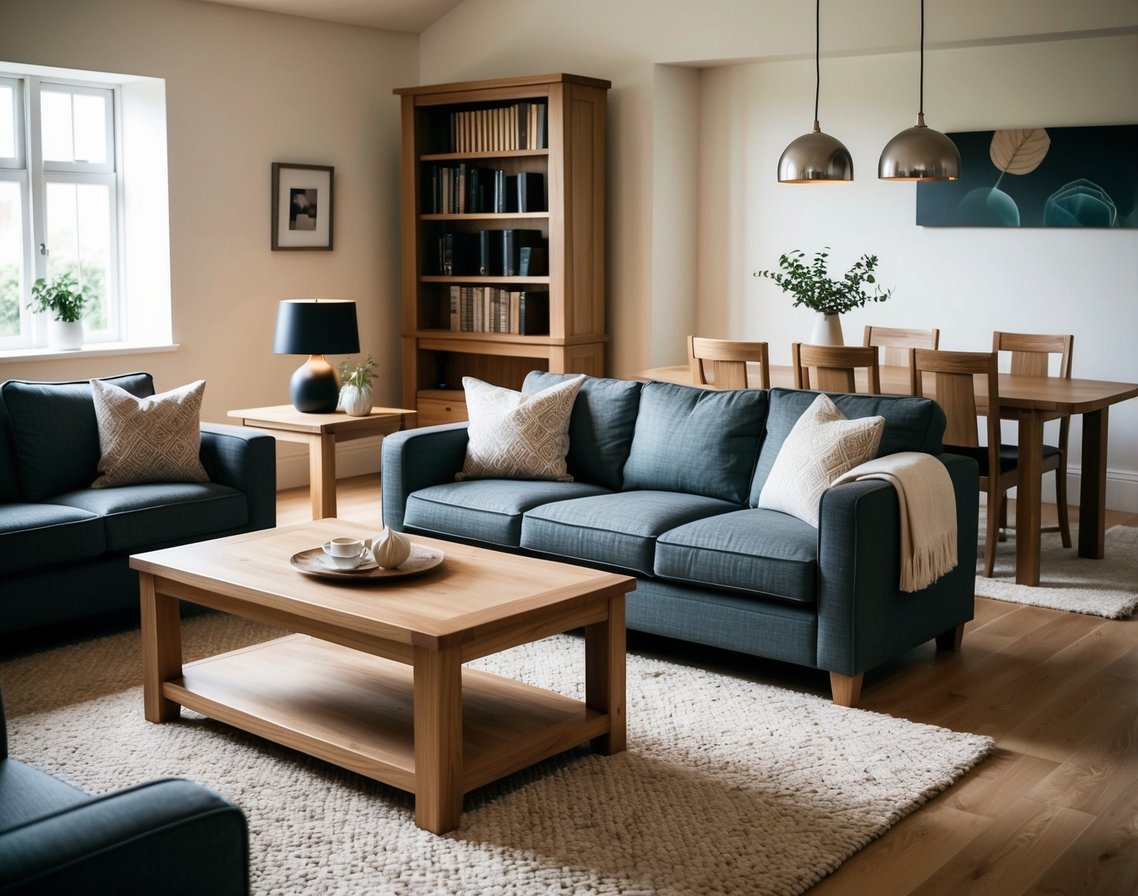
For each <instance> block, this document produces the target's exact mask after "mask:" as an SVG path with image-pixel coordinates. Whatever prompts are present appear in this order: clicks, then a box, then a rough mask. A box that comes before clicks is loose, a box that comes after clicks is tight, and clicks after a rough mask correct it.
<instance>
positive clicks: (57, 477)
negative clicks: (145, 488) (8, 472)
mask: <svg viewBox="0 0 1138 896" xmlns="http://www.w3.org/2000/svg"><path fill="white" fill-rule="evenodd" d="M103 379H104V380H105V381H106V382H108V383H113V384H114V385H116V386H119V387H121V388H123V389H125V390H126V391H127V392H129V393H131V394H132V395H134V396H136V397H138V398H147V397H149V396H151V395H153V394H154V380H153V378H152V377H151V376H150V374H149V373H128V374H123V375H121V376H112V377H104V378H103ZM0 395H2V396H3V402H4V404H5V406H6V407H7V410H8V419H9V423H10V425H11V434H12V443H13V447H14V449H15V455H16V470H17V477H18V480H19V485H20V491H21V494H22V496H23V499H24V500H25V501H42V500H43V499H45V498H50V497H52V496H53V495H58V494H61V493H62V492H69V491H74V490H75V489H80V488H87V487H88V486H90V484H91V483H92V482H94V480H95V477H96V476H97V475H98V467H99V457H100V450H99V426H98V422H97V421H96V418H95V402H94V399H93V398H92V397H91V381H90V380H77V381H75V382H69V383H37V382H26V381H21V380H8V382H6V383H4V384H3V385H2V386H0Z"/></svg>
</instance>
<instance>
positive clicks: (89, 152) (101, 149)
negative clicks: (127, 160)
mask: <svg viewBox="0 0 1138 896" xmlns="http://www.w3.org/2000/svg"><path fill="white" fill-rule="evenodd" d="M73 101H74V108H75V125H74V127H75V161H76V162H91V163H93V164H98V165H101V164H102V163H103V162H105V161H107V100H106V98H105V97H102V96H91V95H90V94H85V93H79V94H76V95H75V96H74V98H73Z"/></svg>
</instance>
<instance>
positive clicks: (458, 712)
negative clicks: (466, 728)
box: [414, 647, 463, 834]
mask: <svg viewBox="0 0 1138 896" xmlns="http://www.w3.org/2000/svg"><path fill="white" fill-rule="evenodd" d="M414 702H415V705H414V715H415V824H417V825H418V826H419V827H421V828H424V829H425V830H428V831H431V832H432V833H435V834H445V833H446V832H447V831H453V830H454V829H455V828H456V827H458V817H459V815H461V814H462V795H463V791H462V664H461V663H460V662H459V657H458V651H457V650H454V649H448V650H431V649H430V648H427V647H416V648H415V685H414Z"/></svg>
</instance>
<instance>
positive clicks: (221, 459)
mask: <svg viewBox="0 0 1138 896" xmlns="http://www.w3.org/2000/svg"><path fill="white" fill-rule="evenodd" d="M106 380H107V381H108V382H111V383H114V384H115V385H118V386H121V387H122V388H124V389H126V390H127V391H128V392H130V393H132V394H133V395H135V396H136V397H147V396H150V395H153V394H154V380H153V378H152V377H151V376H150V374H148V373H132V374H124V375H122V376H117V377H108V378H106ZM201 429H202V432H201V450H200V455H199V456H200V459H201V462H202V466H203V467H204V468H205V471H206V473H207V474H208V476H209V481H208V482H157V483H145V484H136V485H122V486H116V487H113V488H100V489H93V488H91V487H90V485H91V483H92V481H94V479H95V478H96V476H97V467H98V463H99V457H100V446H99V431H98V424H97V421H96V417H95V409H94V401H93V399H92V397H91V385H90V381H89V380H83V381H78V382H71V383H39V382H24V381H17V380H9V381H7V382H5V383H4V384H3V385H0V634H8V633H13V632H19V631H23V630H27V629H32V628H37V627H40V626H45V625H49V624H52V623H58V622H64V621H72V620H79V619H84V618H87V617H91V616H96V615H99V614H103V613H109V612H113V611H118V610H124V609H136V608H137V607H138V575H137V573H135V572H134V571H133V570H132V569H130V566H129V560H130V555H131V554H133V553H138V552H140V551H148V550H152V549H156V548H162V547H169V546H171V545H176V544H184V543H187V542H191V541H202V540H204V539H207V538H216V537H219V536H222V535H231V534H234V533H237V532H245V531H250V530H253V529H264V528H269V527H271V526H273V525H275V523H276V447H275V446H276V440H275V439H274V438H273V437H272V436H270V435H268V434H266V433H262V432H257V431H256V430H247V429H242V428H239V427H233V426H224V425H214V424H206V425H203V426H202V428H201Z"/></svg>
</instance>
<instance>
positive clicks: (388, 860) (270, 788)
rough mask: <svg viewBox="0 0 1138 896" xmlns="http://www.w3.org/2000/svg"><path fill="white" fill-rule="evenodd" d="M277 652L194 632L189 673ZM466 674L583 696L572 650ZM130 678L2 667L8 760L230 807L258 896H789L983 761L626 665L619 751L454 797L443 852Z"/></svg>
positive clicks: (820, 711) (104, 658)
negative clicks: (156, 700)
mask: <svg viewBox="0 0 1138 896" xmlns="http://www.w3.org/2000/svg"><path fill="white" fill-rule="evenodd" d="M274 634H275V633H274V632H272V630H270V629H266V628H264V627H262V626H258V625H256V624H254V623H249V622H245V621H243V620H237V619H232V618H227V617H221V616H212V615H211V616H199V617H195V618H193V619H190V620H187V621H186V623H185V626H184V635H185V646H186V654H187V659H189V658H192V657H193V656H201V655H208V654H212V653H215V652H217V651H219V650H225V649H231V648H234V647H237V646H239V645H241V644H245V643H252V642H254V641H259V640H264V639H266V637H271V636H273V635H274ZM478 665H480V666H482V667H484V668H488V669H492V670H495V671H500V672H503V673H506V674H510V675H512V676H514V677H519V678H523V679H524V680H526V681H530V682H532V683H534V684H538V685H544V686H547V687H549V688H550V689H557V690H561V691H562V692H563V693H568V694H571V695H575V696H578V697H579V696H580V694H581V692H582V690H583V672H582V670H583V668H584V650H583V641H582V640H581V639H580V638H577V637H575V636H572V635H564V636H559V637H557V638H551V639H547V640H545V641H542V642H539V643H538V644H536V645H531V646H529V647H526V648H517V649H515V650H512V651H509V652H507V653H504V654H501V655H499V656H496V657H493V658H488V659H485V660H481V661H479V663H478ZM140 668H141V656H140V649H139V638H138V635H137V633H126V634H121V635H112V636H108V637H103V638H99V639H95V640H91V641H87V642H84V643H80V644H77V645H71V646H66V647H61V648H57V649H54V650H50V651H46V652H43V653H40V654H37V655H33V656H29V657H21V658H15V659H10V660H8V661H6V662H4V663H2V664H0V681H2V682H3V687H4V696H5V700H6V701H7V704H8V707H9V743H10V749H11V753H12V755H13V756H16V757H17V758H20V759H23V760H24V761H27V762H31V763H33V764H35V765H37V766H39V767H41V768H43V769H45V770H48V771H51V772H53V773H56V774H59V775H61V776H62V777H65V778H66V779H68V780H70V781H72V782H73V783H75V784H78V785H79V786H81V787H83V788H85V789H88V790H90V791H93V792H103V791H107V790H110V789H114V788H118V787H122V786H126V785H129V784H132V783H136V782H139V781H142V780H145V779H148V778H152V777H158V776H165V775H171V776H182V777H188V778H192V779H194V780H197V781H199V782H201V783H203V784H206V785H207V786H209V787H212V788H213V789H215V790H217V791H219V792H220V793H222V794H225V795H226V796H227V797H229V798H230V799H232V800H234V801H235V802H236V803H238V804H239V805H240V806H241V807H242V808H243V809H244V810H245V813H246V815H247V817H248V819H249V826H250V832H251V834H250V841H251V875H252V882H253V891H254V892H255V893H258V894H286V893H287V894H341V893H342V894H369V896H371V894H402V893H407V894H411V893H414V894H426V893H431V894H451V896H453V894H472V896H473V894H478V896H483V894H496V896H504V894H547V893H558V894H570V893H571V894H575V896H578V894H594V893H595V894H627V896H640V894H644V896H647V894H692V896H696V894H698V896H712V894H768V893H769V894H797V893H801V892H803V891H805V890H806V889H808V888H809V887H810V886H811V885H812V884H814V883H815V882H817V881H818V880H819V879H821V878H822V877H823V876H825V875H826V874H828V873H830V872H832V871H833V870H834V869H836V868H837V867H838V866H839V865H840V864H841V863H842V862H843V861H844V860H845V859H847V858H849V857H850V856H851V855H852V854H853V853H854V852H856V851H857V850H858V849H860V848H861V847H863V846H864V845H865V844H867V843H868V842H869V841H870V840H872V839H874V838H875V837H878V836H880V835H881V834H882V833H884V832H885V831H886V830H887V829H888V828H889V827H890V826H891V825H893V824H894V823H895V822H897V821H898V820H899V819H900V818H902V817H903V816H905V815H907V814H908V813H910V812H912V811H914V810H915V809H916V808H917V807H919V806H920V805H922V804H923V803H924V802H926V801H927V800H928V799H930V798H931V797H932V796H934V795H935V794H937V793H939V792H940V791H942V790H944V789H945V788H947V787H949V786H950V785H951V784H952V783H953V782H954V781H956V780H957V779H958V778H960V777H961V776H962V775H964V774H965V772H967V771H968V770H969V769H970V768H972V767H973V766H974V765H975V764H976V763H978V762H979V761H980V760H981V759H982V758H983V757H984V756H985V755H987V753H988V752H989V751H990V750H991V748H992V741H991V739H990V738H987V737H981V736H977V735H972V734H961V733H956V732H952V731H949V730H946V729H943V728H937V727H933V726H929V725H924V724H917V723H914V722H909V721H906V720H903V719H896V718H892V717H889V716H885V715H880V714H875V713H870V712H865V711H861V710H850V709H842V708H839V707H835V706H834V705H832V704H831V703H830V702H829V701H827V700H824V699H822V698H819V697H815V696H809V695H802V694H798V693H795V692H791V691H786V690H781V689H778V688H774V687H769V686H765V685H760V684H755V683H753V682H748V681H743V680H739V679H736V678H733V677H728V676H725V675H721V674H715V673H711V672H706V671H701V670H698V669H694V668H688V667H684V666H681V665H677V664H671V663H666V662H663V661H660V660H656V659H650V658H644V657H637V656H629V660H628V673H629V674H628V721H629V749H628V751H627V752H625V753H622V754H619V755H616V756H611V757H603V756H596V755H593V754H592V753H589V752H588V751H586V750H583V749H582V750H578V751H575V752H572V753H570V754H567V755H565V756H564V757H561V758H557V759H553V760H550V761H547V762H545V763H542V764H541V765H539V766H536V767H534V768H533V769H530V770H529V771H526V772H521V773H519V774H516V775H513V776H511V777H509V778H507V779H506V780H504V781H502V782H499V783H498V784H495V785H491V786H489V787H486V788H484V789H482V790H479V791H477V792H475V793H472V794H468V795H467V797H466V803H465V807H466V808H465V812H464V813H463V816H462V820H461V826H460V827H459V829H458V830H457V831H455V832H453V833H451V834H448V835H446V836H442V837H438V836H435V835H433V834H429V833H427V832H426V831H422V830H420V829H419V828H417V827H415V825H414V822H413V804H412V800H411V797H410V796H409V795H407V794H404V793H402V792H400V791H397V790H394V789H392V788H389V787H386V786H384V785H382V784H379V783H376V782H373V781H371V780H369V779H366V778H363V777H360V776H357V775H354V774H351V773H348V772H344V771H341V770H340V769H338V768H335V767H333V766H330V765H327V764H325V763H322V762H319V761H317V760H312V759H309V758H307V757H304V756H301V755H299V754H297V753H294V752H291V751H288V750H285V749H283V748H279V747H277V746H275V745H273V744H271V743H269V742H267V741H263V740H260V739H258V738H255V737H252V736H247V735H244V734H242V733H240V732H237V731H235V730H233V729H230V728H228V727H226V726H225V725H222V724H219V723H215V722H212V721H210V720H207V719H203V718H202V717H201V716H198V715H196V714H192V713H188V712H186V711H185V710H183V714H182V719H181V721H179V722H176V723H169V724H165V725H155V724H150V723H148V722H146V721H145V720H144V719H143V717H142V694H141V689H140V688H139V687H138V686H136V685H135V682H137V681H138V678H139V670H140ZM281 674H282V675H287V674H288V670H287V669H282V670H281Z"/></svg>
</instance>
